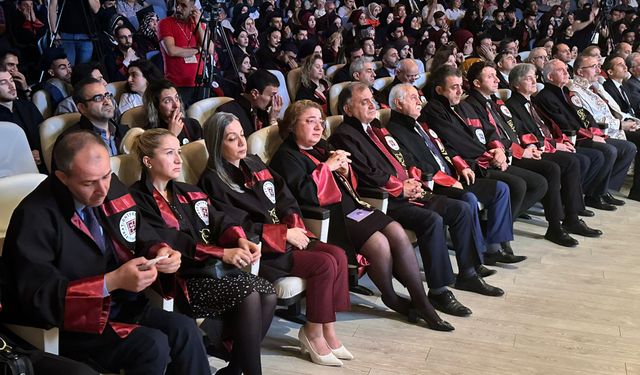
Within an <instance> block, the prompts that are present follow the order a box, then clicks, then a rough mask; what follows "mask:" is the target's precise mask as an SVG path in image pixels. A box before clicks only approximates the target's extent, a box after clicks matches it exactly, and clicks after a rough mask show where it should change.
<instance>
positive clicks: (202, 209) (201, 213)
mask: <svg viewBox="0 0 640 375" xmlns="http://www.w3.org/2000/svg"><path fill="white" fill-rule="evenodd" d="M195 209H196V214H197V215H198V217H199V218H200V220H202V221H203V222H204V223H205V224H206V225H209V205H208V204H207V202H206V201H197V202H196V204H195Z"/></svg>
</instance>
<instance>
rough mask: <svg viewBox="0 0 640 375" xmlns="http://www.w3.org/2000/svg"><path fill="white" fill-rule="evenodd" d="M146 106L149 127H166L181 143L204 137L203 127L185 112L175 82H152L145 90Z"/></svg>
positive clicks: (184, 143)
mask: <svg viewBox="0 0 640 375" xmlns="http://www.w3.org/2000/svg"><path fill="white" fill-rule="evenodd" d="M144 107H145V109H146V111H147V116H148V118H149V125H148V126H147V128H148V129H154V128H164V129H167V130H169V131H170V132H171V133H172V134H173V135H175V136H176V137H178V140H179V141H180V144H181V145H186V144H187V143H189V142H193V141H197V140H198V139H201V138H202V127H201V126H200V123H199V122H198V120H196V119H192V118H188V117H187V116H186V115H185V113H184V107H183V106H182V100H181V99H180V95H179V94H178V90H176V87H175V85H174V84H173V83H171V82H169V81H167V80H164V79H163V80H159V81H156V82H151V83H150V84H149V86H148V87H147V90H146V91H145V92H144Z"/></svg>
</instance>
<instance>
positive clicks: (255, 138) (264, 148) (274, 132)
mask: <svg viewBox="0 0 640 375" xmlns="http://www.w3.org/2000/svg"><path fill="white" fill-rule="evenodd" d="M281 143H282V139H280V134H278V126H276V125H271V126H267V127H266V128H262V129H260V130H258V131H256V132H253V133H252V134H251V135H250V136H249V138H247V152H248V153H249V154H256V155H258V156H259V157H260V159H262V161H264V163H265V164H269V162H270V161H271V157H272V156H273V154H274V153H275V152H276V151H277V150H278V147H280V144H281Z"/></svg>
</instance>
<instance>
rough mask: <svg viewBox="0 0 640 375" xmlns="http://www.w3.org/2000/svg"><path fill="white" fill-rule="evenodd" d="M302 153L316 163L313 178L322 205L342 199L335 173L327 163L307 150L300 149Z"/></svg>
mask: <svg viewBox="0 0 640 375" xmlns="http://www.w3.org/2000/svg"><path fill="white" fill-rule="evenodd" d="M300 152H301V153H302V154H304V155H305V156H306V157H308V158H309V159H311V161H312V162H313V163H314V164H315V165H316V169H314V170H313V172H312V173H311V178H312V179H313V182H314V183H315V184H316V191H317V196H318V202H319V203H320V206H327V205H330V204H334V203H339V202H341V201H342V193H341V192H340V188H339V187H338V183H337V182H336V179H335V178H334V177H333V173H332V172H331V170H330V169H329V167H328V166H327V164H326V163H321V162H320V161H319V160H318V159H316V158H315V157H313V155H311V154H309V153H308V152H307V151H305V150H300Z"/></svg>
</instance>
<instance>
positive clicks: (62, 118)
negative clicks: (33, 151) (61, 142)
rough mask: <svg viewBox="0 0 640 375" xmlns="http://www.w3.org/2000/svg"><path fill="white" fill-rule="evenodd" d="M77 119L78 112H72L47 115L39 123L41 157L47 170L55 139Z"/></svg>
mask: <svg viewBox="0 0 640 375" xmlns="http://www.w3.org/2000/svg"><path fill="white" fill-rule="evenodd" d="M78 121H80V113H77V112H74V113H65V114H62V115H58V116H53V117H49V118H48V119H46V120H44V121H43V122H42V124H40V145H41V147H42V156H41V157H42V158H43V159H44V163H45V165H46V166H47V169H48V170H49V171H50V170H51V157H52V154H53V145H54V144H55V143H56V139H58V136H59V135H60V134H61V133H62V132H63V131H64V130H65V129H67V128H68V127H70V126H71V125H73V124H75V123H76V122H78Z"/></svg>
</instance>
